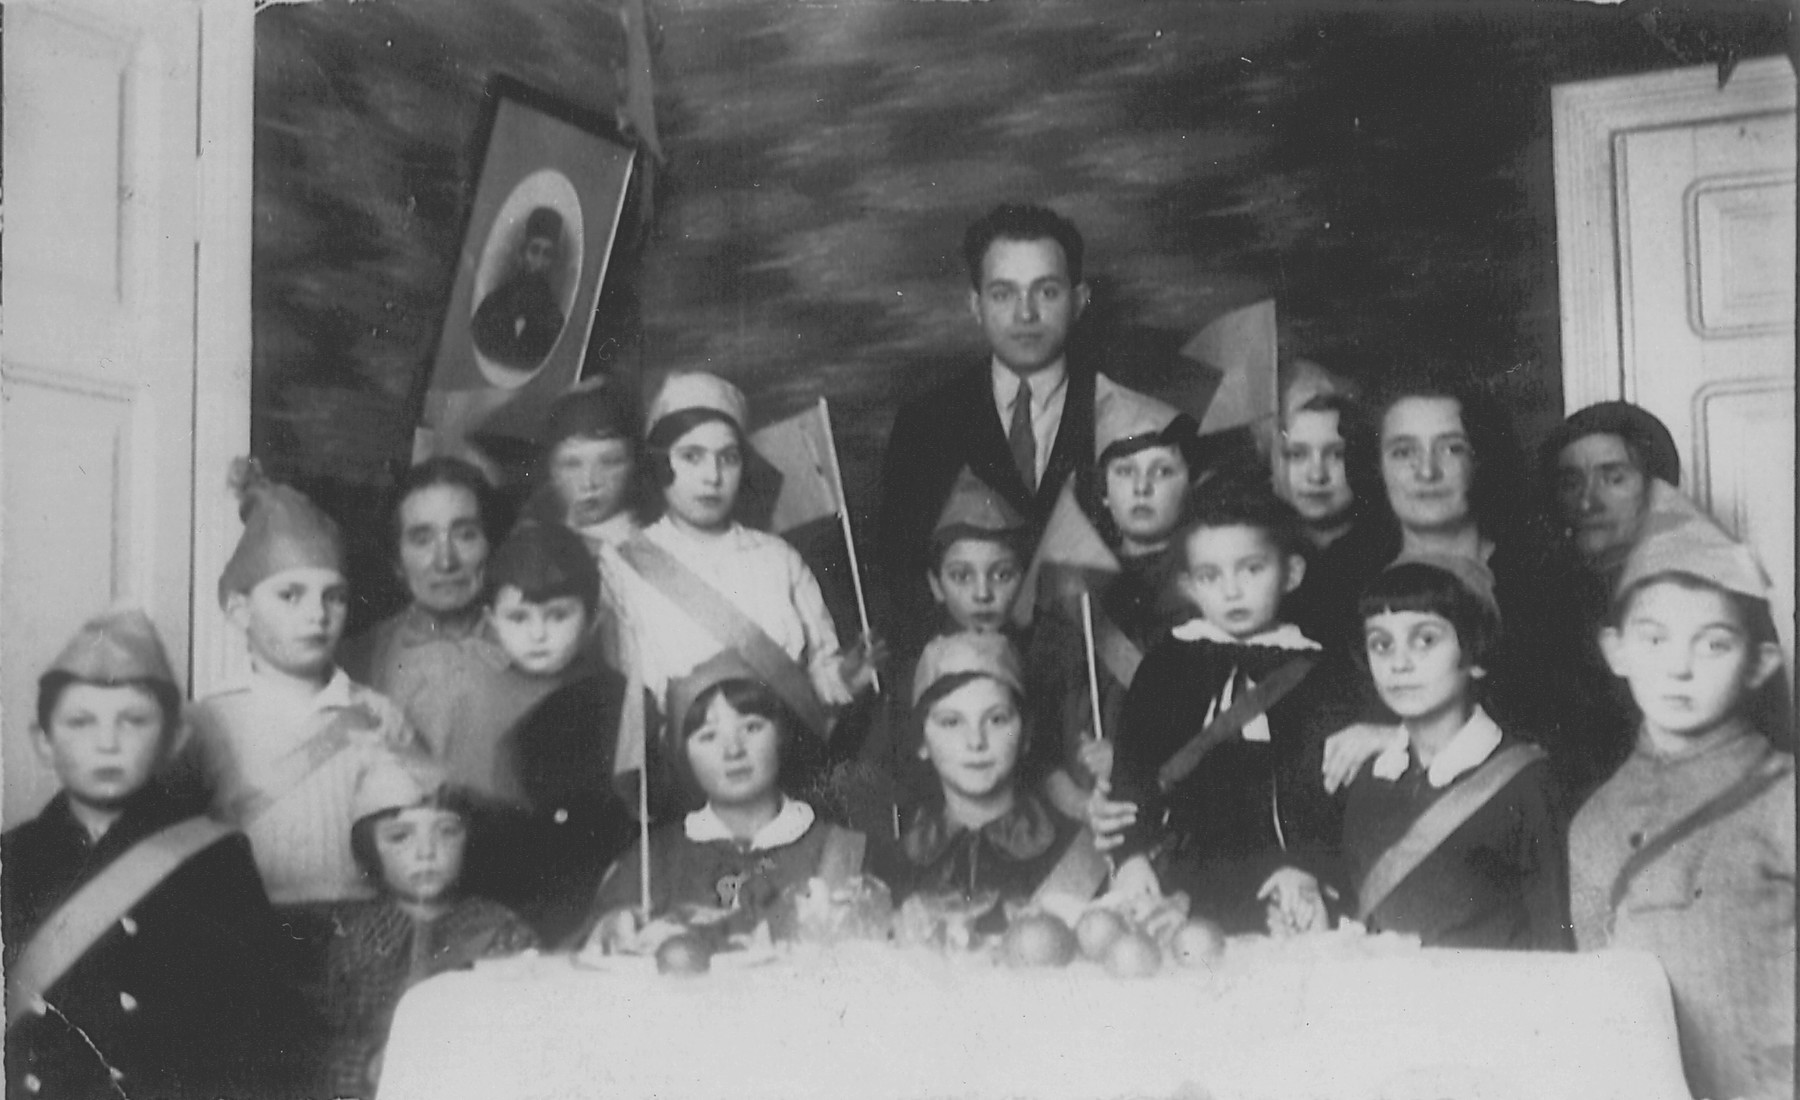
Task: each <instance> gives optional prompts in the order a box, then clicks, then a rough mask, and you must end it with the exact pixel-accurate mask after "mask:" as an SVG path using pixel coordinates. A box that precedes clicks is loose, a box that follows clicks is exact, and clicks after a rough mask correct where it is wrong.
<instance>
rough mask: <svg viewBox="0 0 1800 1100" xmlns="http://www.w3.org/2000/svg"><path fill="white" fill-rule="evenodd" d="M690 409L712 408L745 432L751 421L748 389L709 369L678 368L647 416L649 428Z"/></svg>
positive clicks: (646, 428) (662, 388)
mask: <svg viewBox="0 0 1800 1100" xmlns="http://www.w3.org/2000/svg"><path fill="white" fill-rule="evenodd" d="M687 409H710V410H712V411H713V412H716V413H720V414H722V415H724V416H726V417H727V418H729V419H730V420H731V422H732V423H733V424H734V425H736V426H737V429H738V431H740V432H742V431H744V429H745V428H746V427H747V426H748V424H749V422H750V408H749V404H748V402H746V401H745V400H744V391H743V390H740V389H738V388H737V387H736V386H734V385H732V384H731V383H730V382H727V381H725V380H724V379H723V378H720V377H719V376H718V375H716V374H707V373H706V372H705V371H676V372H674V373H672V374H670V375H669V376H668V377H667V378H665V379H663V384H662V387H661V388H660V389H658V390H657V391H656V397H655V398H654V399H652V400H651V402H650V412H649V414H648V415H647V416H645V417H644V427H645V431H646V432H648V431H653V430H655V428H656V424H657V422H658V421H660V420H661V419H662V418H663V417H665V416H668V415H669V414H671V413H678V412H683V411H685V410H687Z"/></svg>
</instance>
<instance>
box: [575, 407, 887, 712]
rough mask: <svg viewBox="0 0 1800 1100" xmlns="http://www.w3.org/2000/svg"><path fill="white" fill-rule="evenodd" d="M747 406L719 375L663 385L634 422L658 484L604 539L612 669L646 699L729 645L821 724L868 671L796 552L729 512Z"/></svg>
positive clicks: (740, 467) (863, 682)
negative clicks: (624, 530)
mask: <svg viewBox="0 0 1800 1100" xmlns="http://www.w3.org/2000/svg"><path fill="white" fill-rule="evenodd" d="M747 412H748V410H747V405H746V402H745V400H744V395H743V393H742V392H740V391H739V390H738V388H737V387H736V386H734V385H732V384H731V383H729V382H727V381H725V380H724V379H723V378H719V377H717V376H716V375H711V374H704V373H699V372H677V373H674V374H671V375H669V377H668V378H667V379H666V380H665V381H664V382H663V384H662V386H661V388H660V389H659V390H658V391H657V394H656V397H655V399H654V400H653V401H652V402H651V405H650V411H649V415H648V416H646V417H645V422H646V424H647V425H648V431H647V434H646V437H645V446H644V456H643V458H644V461H643V467H644V469H645V470H646V473H647V476H648V477H649V478H650V479H651V480H652V482H653V484H654V486H655V489H656V493H655V495H654V497H653V498H652V499H651V503H650V510H649V513H648V514H646V515H645V517H644V518H645V520H646V522H645V525H644V527H643V529H642V530H640V531H638V532H636V533H634V534H632V535H631V537H629V538H626V539H624V540H623V541H621V542H620V543H619V544H617V545H616V546H610V545H609V546H603V547H601V552H600V570H601V578H602V581H603V586H602V587H603V593H602V600H603V602H604V603H605V604H607V606H608V607H609V609H610V610H611V611H612V612H613V614H614V616H615V618H616V621H617V624H618V627H617V629H618V632H619V638H620V658H621V664H622V666H623V669H622V671H624V672H625V673H626V675H627V676H628V677H630V678H632V679H634V680H635V681H636V682H638V683H639V684H641V685H642V688H643V694H644V696H645V697H646V698H648V699H651V700H662V699H663V698H664V697H665V696H666V694H667V692H668V688H669V685H670V683H672V682H673V681H674V680H675V679H677V678H678V677H680V676H682V675H684V674H686V673H688V672H689V671H691V670H693V669H694V668H696V667H697V666H699V665H700V664H701V663H702V662H704V661H706V660H707V659H708V658H710V657H712V656H714V655H715V654H717V653H719V652H721V651H722V650H734V651H736V652H737V653H738V654H739V655H741V656H742V657H743V658H744V659H745V661H747V662H748V663H749V665H750V667H752V668H754V669H755V670H756V672H757V674H758V676H759V677H760V678H762V679H763V681H764V682H765V683H767V684H768V685H769V686H770V688H771V689H772V690H774V691H775V692H776V693H777V694H778V695H779V696H780V697H781V699H782V701H783V702H784V703H786V704H787V705H788V706H789V707H791V708H792V709H793V710H794V712H795V713H796V714H798V715H799V716H800V717H801V718H802V720H804V721H805V722H806V723H807V724H808V725H809V726H811V727H813V728H815V729H817V730H820V731H821V732H822V731H824V730H826V729H828V728H829V727H830V721H831V715H830V708H834V707H838V706H842V705H843V704H846V703H848V702H850V700H851V699H852V698H853V697H854V696H855V695H856V694H857V693H858V692H860V691H861V690H862V689H863V688H864V687H867V686H868V685H869V684H870V683H871V682H872V679H873V672H874V670H873V666H872V665H870V664H869V662H868V661H867V660H866V658H865V653H864V647H862V646H858V647H856V648H855V649H853V650H852V651H851V652H849V653H846V652H845V651H844V650H843V649H842V648H841V647H840V646H839V644H838V637H837V630H836V628H835V626H834V625H833V623H832V620H831V615H830V613H829V612H828V611H827V609H826V607H825V598H824V595H823V594H822V593H821V591H820V589H819V582H818V580H817V578H815V577H814V576H813V573H812V570H811V569H809V568H807V565H806V563H805V562H804V561H803V560H801V557H800V555H799V553H798V552H797V551H795V550H794V549H793V547H791V546H789V545H788V544H787V543H786V542H784V541H783V540H782V539H780V538H778V537H776V536H774V535H771V534H768V533H766V532H762V531H755V530H751V529H750V528H747V527H745V526H744V525H743V524H742V523H740V522H738V520H737V516H736V511H737V505H738V495H739V489H740V488H741V487H742V485H743V476H744V467H745V452H746V443H745V424H746V421H747ZM650 726H651V728H654V722H653V721H652V722H651V723H650Z"/></svg>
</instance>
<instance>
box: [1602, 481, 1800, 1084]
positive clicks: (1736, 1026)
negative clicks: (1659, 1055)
mask: <svg viewBox="0 0 1800 1100" xmlns="http://www.w3.org/2000/svg"><path fill="white" fill-rule="evenodd" d="M1769 597H1770V585H1769V580H1768V577H1767V575H1766V574H1765V573H1764V572H1763V570H1762V568H1761V566H1760V565H1758V564H1757V562H1756V559H1755V557H1754V556H1753V555H1752V554H1751V552H1750V550H1749V549H1748V548H1747V547H1745V546H1742V545H1740V544H1738V543H1736V542H1734V541H1733V540H1732V539H1731V538H1730V537H1729V536H1728V535H1726V534H1725V532H1724V531H1722V530H1720V528H1719V527H1718V525H1717V524H1715V523H1714V522H1713V521H1712V519H1711V517H1709V516H1707V515H1706V514H1705V513H1703V512H1702V511H1700V509H1699V508H1697V507H1696V506H1695V505H1694V504H1692V503H1691V502H1689V501H1688V500H1687V499H1686V498H1685V497H1683V496H1682V495H1681V494H1680V493H1679V492H1678V491H1677V490H1676V489H1675V488H1674V487H1673V486H1672V485H1669V484H1667V483H1666V482H1662V481H1660V480H1659V481H1657V482H1655V483H1654V484H1653V486H1652V490H1651V502H1650V514H1649V516H1648V517H1647V519H1646V521H1645V527H1644V534H1643V537H1642V538H1641V539H1640V540H1639V542H1638V543H1637V545H1636V546H1635V547H1634V548H1633V549H1632V551H1631V553H1630V554H1629V556H1628V557H1627V559H1626V562H1625V566H1624V570H1623V573H1622V574H1621V576H1620V578H1619V586H1618V594H1617V596H1616V597H1615V599H1614V602H1613V611H1612V618H1611V621H1610V623H1609V624H1608V625H1607V626H1606V627H1605V629H1604V631H1603V633H1602V635H1601V645H1602V648H1603V650H1604V651H1605V654H1606V659H1607V661H1608V663H1609V664H1610V665H1611V666H1612V670H1613V672H1614V674H1615V675H1617V676H1619V677H1621V678H1623V679H1624V680H1625V682H1626V683H1627V685H1628V686H1629V687H1630V689H1631V694H1632V697H1633V699H1635V700H1636V702H1637V705H1638V709H1639V711H1640V712H1641V714H1642V718H1641V722H1640V725H1639V728H1638V737H1637V745H1636V747H1635V749H1634V750H1633V752H1632V754H1631V756H1630V757H1629V758H1628V759H1627V760H1626V761H1625V763H1624V764H1623V765H1621V766H1620V767H1619V769H1618V770H1617V771H1616V772H1615V773H1614V774H1613V775H1612V777H1611V778H1610V779H1608V780H1607V781H1606V782H1605V783H1604V784H1602V785H1601V786H1600V788H1599V789H1598V790H1597V791H1595V792H1594V794H1593V796H1592V797H1590V798H1589V799H1588V801H1587V802H1586V804H1584V805H1583V806H1582V808H1581V810H1580V812H1579V813H1577V814H1576V816H1575V820H1574V823H1573V824H1572V825H1571V826H1570V835H1569V871H1570V909H1571V912H1572V914H1573V917H1574V924H1575V940H1576V944H1577V946H1578V947H1580V948H1581V949H1583V950H1593V949H1604V948H1609V947H1621V948H1640V949H1644V950H1648V951H1650V952H1652V953H1653V954H1655V955H1656V957H1657V958H1658V959H1659V960H1660V961H1661V962H1662V965H1663V969H1664V971H1666V972H1667V974H1668V976H1669V987H1670V991H1671V992H1672V993H1673V994H1674V1001H1675V1020H1676V1025H1677V1029H1678V1031H1679V1034H1680V1038H1681V1054H1682V1062H1683V1065H1684V1067H1685V1069H1686V1071H1687V1078H1688V1085H1689V1087H1690V1088H1691V1089H1692V1090H1693V1092H1694V1095H1696V1096H1753V1097H1774V1096H1792V1095H1793V1086H1794V946H1795V943H1794V865H1795V847H1794V813H1795V783H1794V758H1793V756H1792V755H1791V754H1790V753H1789V752H1787V751H1784V750H1782V749H1778V748H1776V747H1775V746H1774V745H1772V744H1771V743H1770V740H1769V738H1768V737H1767V736H1765V733H1766V731H1764V730H1762V729H1759V728H1757V726H1756V725H1755V724H1754V723H1753V722H1752V720H1751V718H1750V714H1749V712H1750V707H1751V703H1752V701H1753V699H1754V697H1755V696H1756V694H1757V693H1758V692H1759V690H1761V689H1763V688H1764V687H1765V686H1766V685H1768V684H1770V683H1771V682H1774V681H1776V680H1777V679H1778V678H1779V676H1780V672H1781V648H1780V645H1779V643H1778V642H1777V640H1776V634H1775V626H1774V619H1773V617H1772V616H1771V614H1770V608H1769Z"/></svg>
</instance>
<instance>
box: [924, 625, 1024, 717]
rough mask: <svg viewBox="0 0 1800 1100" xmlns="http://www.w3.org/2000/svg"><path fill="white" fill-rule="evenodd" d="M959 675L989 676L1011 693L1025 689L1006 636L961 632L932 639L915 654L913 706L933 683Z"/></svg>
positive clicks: (1010, 644)
mask: <svg viewBox="0 0 1800 1100" xmlns="http://www.w3.org/2000/svg"><path fill="white" fill-rule="evenodd" d="M959 672H974V673H979V674H981V675H983V676H991V677H993V678H994V679H996V680H998V681H1000V682H1001V683H1003V684H1005V685H1006V686H1007V687H1009V688H1012V689H1013V690H1014V691H1017V692H1023V691H1024V690H1025V686H1024V684H1025V679H1024V675H1023V674H1022V673H1021V672H1020V666H1019V654H1018V651H1017V650H1015V649H1014V648H1013V644H1012V642H1011V641H1009V640H1008V639H1007V637H1006V635H1004V634H978V633H975V632H973V631H965V632H963V633H960V634H945V635H943V636H941V637H937V638H933V639H932V640H931V641H930V642H928V643H927V644H926V646H925V651H924V652H923V653H921V654H919V667H918V668H917V669H916V670H915V671H914V672H913V684H912V701H913V706H915V707H916V706H918V705H919V701H920V700H921V699H923V698H925V693H926V692H928V691H930V690H931V687H932V685H933V684H936V683H937V682H938V681H939V680H942V679H944V678H945V677H946V676H954V675H956V674H957V673H959Z"/></svg>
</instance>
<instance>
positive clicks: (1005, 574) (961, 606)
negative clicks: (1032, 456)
mask: <svg viewBox="0 0 1800 1100" xmlns="http://www.w3.org/2000/svg"><path fill="white" fill-rule="evenodd" d="M1027 537H1028V532H1027V531H1026V525H1025V518H1024V517H1023V516H1021V515H1020V514H1019V512H1018V510H1017V509H1015V508H1014V507H1013V506H1012V505H1011V504H1008V503H1007V501H1006V498H1005V497H1003V496H1001V495H1000V494H999V493H998V492H997V491H995V490H994V488H993V487H992V486H990V485H988V484H987V483H986V482H984V481H982V480H981V479H980V478H979V477H977V476H975V473H974V471H973V470H970V469H969V468H968V467H964V468H963V471H962V473H961V474H960V475H959V476H958V477H957V479H956V484H955V485H954V486H952V487H951V490H950V498H949V499H948V500H946V501H945V502H944V508H943V511H942V512H940V513H939V514H938V519H937V526H936V527H935V528H933V530H932V532H931V568H930V570H929V571H928V572H927V573H926V575H925V580H926V583H927V585H928V586H929V587H930V589H931V595H932V599H933V601H934V603H935V609H936V616H937V622H936V623H935V624H934V627H933V640H935V639H936V638H941V637H947V636H949V635H953V634H958V633H964V632H968V633H977V634H996V635H1000V636H1005V637H1011V636H1012V635H1013V634H1014V633H1016V628H1015V627H1014V626H1013V622H1012V619H1011V618H1010V612H1011V610H1012V604H1013V601H1014V600H1015V599H1017V598H1018V595H1019V589H1020V586H1021V584H1022V583H1023V580H1024V572H1025V571H1024V560H1023V553H1022V551H1023V549H1024V547H1023V543H1024V542H1025V540H1026V538H1027ZM903 633H907V634H910V633H912V632H911V631H906V632H903ZM913 666H914V662H913V661H903V662H901V663H900V665H899V667H898V668H897V669H896V671H895V675H894V682H895V683H896V684H908V683H910V682H911V681H912V674H913ZM884 703H885V704H886V705H884V706H883V707H882V709H881V713H880V714H879V716H878V718H877V720H876V724H875V728H874V730H873V731H872V732H871V733H870V735H869V737H868V738H867V739H866V740H864V742H863V745H862V751H861V754H860V755H861V759H862V760H863V761H865V762H868V763H869V764H871V765H873V766H874V767H875V768H876V769H877V770H878V771H879V773H880V775H879V777H878V780H877V782H878V785H879V786H880V788H881V789H880V790H879V791H874V792H868V797H867V799H865V800H866V801H872V802H880V803H881V805H879V806H875V805H869V806H859V805H852V806H851V807H850V809H851V812H852V820H853V821H855V822H856V823H857V824H858V826H859V827H862V828H865V829H866V830H867V831H868V832H869V834H870V835H871V836H873V835H897V834H898V831H899V824H898V823H899V820H900V817H901V815H902V814H903V813H904V812H905V810H906V809H907V808H908V807H911V806H914V805H916V804H918V803H919V802H920V801H923V800H924V799H926V798H927V797H928V796H929V795H930V794H931V793H932V792H933V791H934V790H935V789H936V785H935V784H934V783H932V782H930V780H929V777H927V776H925V775H923V774H921V770H920V769H918V768H915V767H911V766H909V765H908V764H907V762H906V761H905V759H903V754H904V753H905V747H904V746H905V744H906V742H908V741H909V740H910V738H909V737H908V735H907V732H906V731H907V728H908V726H909V725H910V720H911V716H912V707H911V705H910V702H909V701H908V700H907V699H905V698H904V697H903V696H902V695H901V694H900V693H895V694H894V695H891V696H889V697H888V698H887V699H886V700H884ZM913 780H916V782H913ZM865 813H866V814H867V817H866V819H865V818H864V816H862V815H863V814H865Z"/></svg>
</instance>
